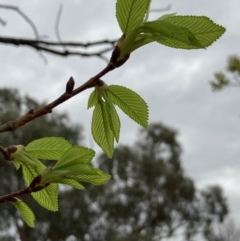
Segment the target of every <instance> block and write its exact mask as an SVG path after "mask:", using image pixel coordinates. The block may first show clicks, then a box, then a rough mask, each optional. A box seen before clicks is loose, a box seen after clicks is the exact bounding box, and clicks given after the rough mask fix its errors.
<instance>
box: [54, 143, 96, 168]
mask: <svg viewBox="0 0 240 241" xmlns="http://www.w3.org/2000/svg"><path fill="white" fill-rule="evenodd" d="M94 156H95V151H94V150H92V149H89V148H86V147H82V146H73V147H72V148H70V149H69V150H68V151H66V152H65V153H64V154H63V155H62V157H61V158H60V160H59V161H58V162H57V163H56V165H55V166H54V169H60V168H61V169H62V168H64V167H65V166H68V165H69V164H70V163H75V162H76V163H89V162H90V161H91V160H92V159H93V157H94Z"/></svg>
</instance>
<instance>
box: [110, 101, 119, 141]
mask: <svg viewBox="0 0 240 241" xmlns="http://www.w3.org/2000/svg"><path fill="white" fill-rule="evenodd" d="M106 110H107V114H108V119H109V125H110V128H111V131H112V132H113V135H114V138H115V140H116V142H118V141H119V136H120V127H121V122H120V120H119V116H118V113H117V111H116V108H115V106H114V105H113V103H108V102H106Z"/></svg>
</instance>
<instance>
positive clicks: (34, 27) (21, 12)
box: [0, 4, 39, 39]
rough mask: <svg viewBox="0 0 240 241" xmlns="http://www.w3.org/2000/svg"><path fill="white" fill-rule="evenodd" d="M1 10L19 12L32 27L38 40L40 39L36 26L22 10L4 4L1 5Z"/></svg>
mask: <svg viewBox="0 0 240 241" xmlns="http://www.w3.org/2000/svg"><path fill="white" fill-rule="evenodd" d="M0 8H3V9H7V10H12V11H15V12H17V13H18V14H19V15H20V16H21V17H22V18H23V19H24V20H25V21H26V22H27V23H28V24H29V25H30V26H31V28H32V30H33V32H34V35H35V37H36V39H39V34H38V30H37V27H36V26H35V24H34V23H33V21H32V20H31V19H30V18H29V17H28V16H27V15H26V14H25V13H24V12H23V11H22V10H21V9H19V8H18V7H15V6H12V5H4V4H0Z"/></svg>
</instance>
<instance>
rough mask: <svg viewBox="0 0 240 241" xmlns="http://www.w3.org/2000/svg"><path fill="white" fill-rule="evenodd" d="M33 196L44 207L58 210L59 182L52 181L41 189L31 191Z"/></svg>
mask: <svg viewBox="0 0 240 241" xmlns="http://www.w3.org/2000/svg"><path fill="white" fill-rule="evenodd" d="M31 194H32V196H33V198H34V199H35V200H36V201H37V202H38V203H39V204H40V205H41V206H43V207H44V208H46V209H48V210H50V211H54V212H56V211H58V184H56V183H51V184H50V185H49V186H47V187H45V188H44V189H42V190H41V191H38V192H33V193H31Z"/></svg>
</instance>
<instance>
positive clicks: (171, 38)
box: [142, 18, 203, 48]
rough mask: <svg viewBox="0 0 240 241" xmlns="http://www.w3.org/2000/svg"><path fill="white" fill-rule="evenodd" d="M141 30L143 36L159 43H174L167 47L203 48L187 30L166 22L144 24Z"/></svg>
mask: <svg viewBox="0 0 240 241" xmlns="http://www.w3.org/2000/svg"><path fill="white" fill-rule="evenodd" d="M167 19H168V18H167ZM142 30H143V32H144V34H145V36H148V38H150V39H152V40H155V41H157V42H159V43H162V44H164V43H165V42H167V43H174V45H172V46H170V45H169V46H170V47H181V48H203V46H202V45H201V44H200V43H199V41H198V40H197V39H196V37H195V36H194V35H193V33H192V32H191V31H189V30H188V29H187V28H185V27H181V26H177V25H174V24H172V23H169V22H167V21H163V20H162V21H160V20H157V21H152V22H147V23H144V24H143V25H142Z"/></svg>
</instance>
